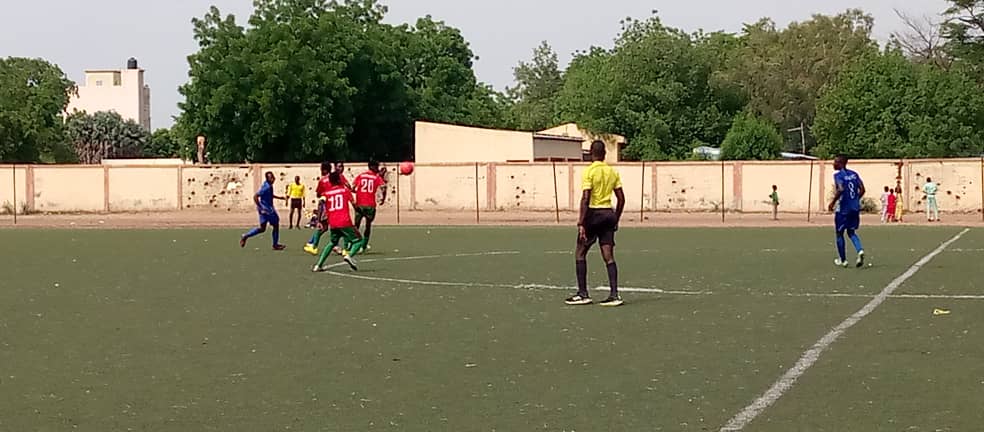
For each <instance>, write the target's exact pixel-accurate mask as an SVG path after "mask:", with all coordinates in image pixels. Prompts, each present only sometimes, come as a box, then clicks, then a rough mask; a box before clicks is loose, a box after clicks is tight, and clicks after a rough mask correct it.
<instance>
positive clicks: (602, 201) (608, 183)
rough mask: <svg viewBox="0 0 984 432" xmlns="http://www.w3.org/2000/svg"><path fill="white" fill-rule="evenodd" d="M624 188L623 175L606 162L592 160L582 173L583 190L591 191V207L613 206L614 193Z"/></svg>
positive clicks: (589, 204)
mask: <svg viewBox="0 0 984 432" xmlns="http://www.w3.org/2000/svg"><path fill="white" fill-rule="evenodd" d="M621 188H622V177H621V176H619V175H618V171H615V169H614V168H612V167H611V166H610V165H608V164H606V163H604V162H592V163H591V165H590V166H588V168H587V169H585V170H584V174H583V175H581V190H582V191H586V190H590V191H591V201H590V202H589V203H588V207H590V208H608V209H610V208H612V193H614V192H615V189H621Z"/></svg>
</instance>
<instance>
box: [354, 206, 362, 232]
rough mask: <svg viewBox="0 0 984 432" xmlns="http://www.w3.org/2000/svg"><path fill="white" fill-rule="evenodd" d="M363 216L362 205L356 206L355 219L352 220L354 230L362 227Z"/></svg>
mask: <svg viewBox="0 0 984 432" xmlns="http://www.w3.org/2000/svg"><path fill="white" fill-rule="evenodd" d="M364 217H365V214H364V213H363V211H362V207H356V208H355V221H354V224H355V229H356V230H360V229H362V219H363V218H364Z"/></svg>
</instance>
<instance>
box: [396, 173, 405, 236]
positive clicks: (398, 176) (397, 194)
mask: <svg viewBox="0 0 984 432" xmlns="http://www.w3.org/2000/svg"><path fill="white" fill-rule="evenodd" d="M400 189H403V185H401V184H400V170H399V169H397V170H396V224H397V225H399V224H400Z"/></svg>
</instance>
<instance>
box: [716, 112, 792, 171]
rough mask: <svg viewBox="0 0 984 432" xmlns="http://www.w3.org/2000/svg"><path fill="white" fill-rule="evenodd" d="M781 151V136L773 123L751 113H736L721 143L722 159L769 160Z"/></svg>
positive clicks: (776, 157) (775, 157)
mask: <svg viewBox="0 0 984 432" xmlns="http://www.w3.org/2000/svg"><path fill="white" fill-rule="evenodd" d="M781 153H782V136H780V135H779V131H778V130H776V127H775V125H773V124H772V123H769V122H768V121H765V120H762V119H759V118H757V117H755V116H754V115H751V114H745V113H742V114H738V115H737V116H735V120H734V123H732V125H731V129H730V130H729V131H728V135H727V136H725V137H724V142H723V143H722V144H721V159H724V160H771V159H779V157H780V156H781Z"/></svg>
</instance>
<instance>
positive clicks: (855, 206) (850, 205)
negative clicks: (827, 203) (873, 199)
mask: <svg viewBox="0 0 984 432" xmlns="http://www.w3.org/2000/svg"><path fill="white" fill-rule="evenodd" d="M834 184H836V185H837V189H838V190H840V191H841V196H840V201H839V202H838V204H837V212H838V213H852V212H859V211H861V186H862V185H863V184H864V183H863V182H862V181H861V176H859V175H858V173H856V172H854V171H851V170H849V169H847V168H844V169H842V170H840V171H837V172H836V173H834Z"/></svg>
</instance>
